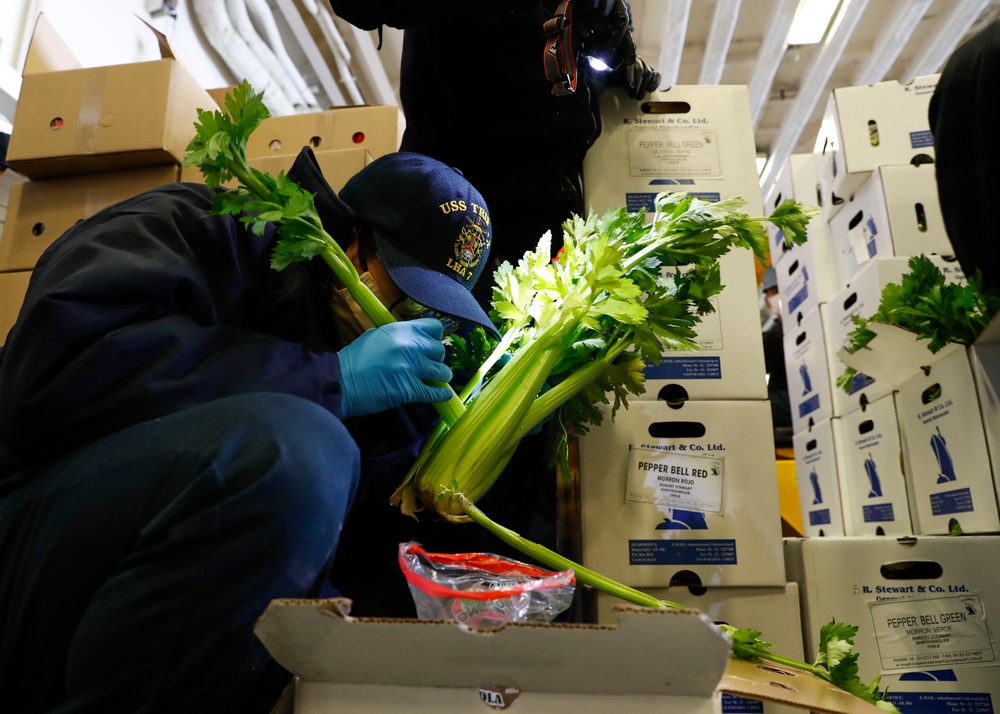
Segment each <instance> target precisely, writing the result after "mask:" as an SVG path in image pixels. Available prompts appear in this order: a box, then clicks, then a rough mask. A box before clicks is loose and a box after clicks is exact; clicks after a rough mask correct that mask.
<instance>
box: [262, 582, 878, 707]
mask: <svg viewBox="0 0 1000 714" xmlns="http://www.w3.org/2000/svg"><path fill="white" fill-rule="evenodd" d="M349 609H350V601H349V600H275V601H273V602H272V603H271V604H270V606H269V607H268V609H267V610H266V611H265V612H264V614H263V615H262V616H261V617H260V619H259V620H258V621H257V625H256V628H255V631H256V633H257V636H258V637H259V638H260V639H261V641H262V642H263V643H264V646H265V647H267V649H268V651H269V652H270V653H271V655H272V656H273V657H274V659H275V660H277V662H278V663H279V664H281V665H282V666H283V667H285V668H286V669H288V670H289V671H290V672H292V673H293V674H294V675H295V682H294V693H293V694H292V697H291V698H290V700H285V701H283V702H282V705H283V706H282V708H281V709H279V710H278V711H280V712H282V714H284V713H285V712H294V713H295V714H326V713H327V712H331V713H332V712H351V713H352V714H389V713H390V712H398V711H400V710H405V711H408V712H418V713H423V712H427V713H428V714H430V713H431V712H433V714H460V713H461V714H464V713H466V712H483V711H487V709H488V708H492V709H496V710H498V709H506V708H507V707H510V706H511V705H512V704H513V703H514V702H515V701H516V704H517V707H516V709H513V711H516V712H520V713H521V714H543V713H544V714H563V713H565V714H569V713H572V714H599V713H600V714H605V713H606V712H615V711H621V712H628V713H629V714H646V713H648V714H653V713H654V712H656V713H658V714H659V713H662V712H671V713H672V714H713V713H714V712H717V711H719V706H720V705H719V703H718V698H720V697H721V696H722V694H735V695H739V696H743V697H748V698H752V699H758V700H765V701H773V702H780V703H783V704H788V705H791V706H794V707H797V708H802V709H811V710H812V711H817V712H839V713H840V714H853V713H854V712H857V713H858V714H862V713H863V712H871V713H872V714H874V713H875V712H877V711H879V710H878V709H876V708H875V707H873V706H872V705H870V704H866V703H865V702H863V701H861V700H860V699H858V698H856V697H854V696H852V695H850V694H847V693H846V692H844V691H842V690H840V689H836V688H835V687H833V686H832V685H829V684H827V683H826V682H824V681H822V680H821V679H819V678H818V677H815V676H813V675H809V674H803V673H801V672H798V673H796V672H794V671H791V670H787V669H784V668H782V667H779V666H776V665H775V666H772V665H771V664H770V663H767V666H766V667H762V666H760V665H757V664H754V663H751V662H744V661H739V660H734V659H731V658H730V656H729V642H728V640H727V638H726V637H725V636H724V635H723V634H722V632H721V631H719V630H718V629H717V628H716V627H714V626H713V625H712V624H711V623H710V622H709V620H708V619H707V618H706V617H705V616H704V615H701V614H700V613H698V612H695V611H684V612H681V611H677V610H651V609H645V608H639V607H635V606H630V605H626V606H622V607H621V608H620V610H619V611H618V612H617V613H616V614H617V618H618V622H617V624H616V625H576V624H538V623H524V624H514V625H507V626H506V627H504V628H503V629H501V630H494V631H489V632H474V631H471V630H469V629H467V628H463V627H460V626H458V625H457V624H456V623H454V622H445V621H434V620H392V619H377V618H354V617H350V615H349V614H348V611H349ZM484 705H485V708H484Z"/></svg>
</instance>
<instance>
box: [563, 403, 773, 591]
mask: <svg viewBox="0 0 1000 714" xmlns="http://www.w3.org/2000/svg"><path fill="white" fill-rule="evenodd" d="M580 504H581V533H582V550H583V562H582V565H585V566H586V567H588V568H591V569H593V570H596V571H598V572H600V573H602V574H604V575H606V576H608V577H610V578H613V579H615V580H618V581H619V582H623V583H625V584H627V585H631V586H633V587H666V586H668V585H670V584H671V581H672V579H673V578H674V577H675V576H676V575H677V574H678V573H693V574H694V575H695V576H696V577H697V578H698V579H699V580H700V582H701V584H702V585H705V586H726V587H733V586H778V585H784V583H785V582H786V581H785V573H784V568H783V566H782V563H781V514H780V509H779V504H778V479H777V467H776V466H775V456H774V435H773V430H772V425H771V412H770V406H769V403H768V402H767V401H766V400H758V401H732V402H726V401H704V402H693V401H689V402H684V403H683V404H682V405H681V406H680V407H679V408H672V407H670V406H668V404H667V403H666V402H663V401H656V402H631V403H630V405H629V408H628V409H627V410H622V411H619V412H618V415H617V417H616V419H615V420H614V421H612V420H611V418H610V415H607V414H606V417H605V421H604V423H603V424H602V425H601V426H600V427H597V428H594V429H592V430H591V431H590V432H589V433H588V434H586V435H585V436H584V437H583V438H581V439H580Z"/></svg>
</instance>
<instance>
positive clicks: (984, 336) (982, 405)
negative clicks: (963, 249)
mask: <svg viewBox="0 0 1000 714" xmlns="http://www.w3.org/2000/svg"><path fill="white" fill-rule="evenodd" d="M969 363H970V364H971V365H972V373H973V376H974V378H975V380H976V394H977V395H978V399H979V414H980V416H981V417H982V423H983V429H984V431H985V432H986V444H987V447H988V449H989V452H990V465H991V466H992V470H993V486H994V490H995V491H996V492H997V494H998V498H1000V396H998V393H1000V319H998V318H994V319H993V321H992V322H991V323H990V324H989V325H987V327H986V329H985V330H983V332H982V333H981V334H980V335H979V338H978V339H977V340H976V342H975V344H973V345H972V348H971V349H970V350H969Z"/></svg>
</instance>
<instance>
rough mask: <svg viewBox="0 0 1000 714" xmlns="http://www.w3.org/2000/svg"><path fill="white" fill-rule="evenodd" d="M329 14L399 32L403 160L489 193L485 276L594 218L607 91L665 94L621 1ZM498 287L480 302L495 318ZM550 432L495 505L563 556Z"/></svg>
mask: <svg viewBox="0 0 1000 714" xmlns="http://www.w3.org/2000/svg"><path fill="white" fill-rule="evenodd" d="M329 2H330V5H331V7H332V9H333V11H334V13H335V14H336V15H337V16H339V17H340V18H342V19H344V20H346V21H347V22H350V23H351V24H352V25H355V26H356V27H359V28H361V29H365V30H374V29H380V28H381V26H382V25H388V26H390V27H395V28H399V29H402V30H403V49H402V58H401V65H400V80H399V92H400V100H401V104H402V109H403V114H404V117H405V120H406V126H405V129H404V132H403V136H402V140H401V143H400V147H401V148H402V149H403V150H406V151H416V152H419V153H421V154H426V155H428V156H433V157H435V158H437V159H438V160H440V161H443V162H445V163H447V164H449V165H451V166H455V167H456V168H458V169H459V170H461V171H462V173H463V174H464V175H465V176H466V178H468V179H469V181H471V182H472V184H473V185H474V186H476V188H477V189H479V190H480V191H481V192H482V194H483V197H484V198H485V199H486V202H487V203H488V204H489V206H490V214H491V216H492V218H493V249H492V251H491V253H490V263H491V266H490V268H488V269H487V274H488V275H492V274H493V272H494V270H495V268H496V267H498V266H499V265H500V264H502V263H503V262H504V261H509V262H510V263H512V264H516V263H517V261H518V260H519V259H520V258H521V256H523V255H524V253H525V251H528V250H534V249H535V247H536V246H537V244H538V240H539V238H541V237H542V236H543V235H544V234H545V233H546V232H551V234H552V252H553V254H555V253H556V252H558V250H559V248H560V247H561V246H562V224H563V223H564V222H565V221H566V220H567V219H569V218H570V215H571V214H573V213H575V214H577V215H585V213H586V205H585V202H584V193H583V160H584V157H585V156H586V153H587V151H588V150H589V149H590V147H591V146H592V145H593V143H594V141H596V140H597V138H598V136H599V135H600V133H601V112H600V98H601V94H602V92H603V91H604V89H605V87H607V86H613V85H616V86H623V87H625V88H626V89H627V91H628V94H629V95H630V96H631V97H632V98H634V99H635V100H636V101H639V100H640V99H641V98H642V97H644V96H645V95H646V94H648V93H649V92H651V91H653V90H655V89H656V88H657V86H659V83H660V75H659V73H658V72H656V71H655V70H654V69H653V68H652V67H650V66H649V65H648V64H646V63H645V62H644V61H643V60H642V58H640V57H638V56H637V54H636V48H635V43H634V42H633V40H632V28H631V14H630V9H629V7H628V4H627V3H626V2H625V0H569V1H567V0H498V1H497V2H487V3H480V2H467V1H466V0H433V1H427V0H423V1H421V0H329ZM601 62H603V66H604V67H607V69H603V68H602V69H598V67H599V66H602V65H601V64H600V63H601ZM492 284H493V281H491V280H482V281H480V282H479V283H478V285H477V289H476V290H475V294H476V297H477V298H478V299H479V302H480V304H481V305H482V306H483V307H484V308H485V309H487V310H489V308H490V302H491V300H492V297H493V295H492ZM549 432H551V429H543V430H542V431H541V432H539V433H537V434H533V435H530V436H528V437H526V438H525V439H524V440H523V441H522V442H521V445H520V446H519V447H518V449H517V451H516V452H515V454H514V456H513V458H512V459H511V461H510V464H509V465H508V467H507V468H506V470H505V471H504V473H503V475H502V476H501V477H500V478H499V479H498V480H497V482H496V484H495V485H494V486H493V488H492V489H491V491H490V494H489V495H490V499H491V500H490V503H489V504H488V505H489V506H490V507H491V508H492V511H489V512H490V513H491V515H492V516H494V517H496V519H497V520H499V521H500V522H501V523H503V524H504V525H505V526H507V527H509V528H511V529H512V530H515V531H517V532H519V533H521V534H523V535H525V536H526V537H528V538H530V539H532V540H535V541H537V542H540V543H542V544H543V545H546V546H549V547H552V548H555V547H556V546H557V542H558V539H557V534H556V523H555V509H556V505H555V504H556V499H557V495H556V488H557V486H556V483H557V478H556V476H555V474H554V472H553V469H552V468H551V467H550V466H549V458H550V456H549V451H550V449H549V444H550V442H551V440H552V439H553V438H555V436H554V434H552V433H549ZM462 535H463V536H465V537H466V538H467V539H468V540H467V541H466V542H465V543H464V546H465V548H466V549H467V550H485V551H489V552H492V553H498V554H502V555H507V556H509V557H516V556H517V553H515V552H514V551H513V550H511V549H510V548H509V547H507V546H505V545H504V544H503V543H501V542H499V541H498V540H497V539H495V538H492V537H490V536H489V535H488V534H486V533H482V534H477V533H476V532H475V531H473V532H463V534H462ZM448 536H449V538H453V537H454V536H453V535H452V534H451V533H448ZM477 536H478V538H479V540H478V541H476V540H475V538H476V537H477ZM369 614H386V615H391V614H393V613H392V612H391V611H388V610H387V611H385V612H372V613H369Z"/></svg>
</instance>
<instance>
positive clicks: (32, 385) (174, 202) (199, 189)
mask: <svg viewBox="0 0 1000 714" xmlns="http://www.w3.org/2000/svg"><path fill="white" fill-rule="evenodd" d="M290 176H291V177H292V178H293V180H295V181H298V182H299V183H301V185H302V186H303V188H305V189H307V190H309V191H310V192H312V193H314V194H316V203H317V208H318V210H319V212H320V215H321V217H322V218H323V221H324V225H325V226H326V228H327V231H328V232H329V233H331V235H333V236H335V237H336V238H337V240H340V241H345V242H346V241H347V240H349V239H350V236H351V230H352V227H353V224H354V217H353V213H352V212H351V211H350V209H349V208H348V207H347V206H346V204H344V203H343V202H342V201H340V199H339V198H338V197H337V196H336V194H335V193H334V192H333V191H332V190H331V189H330V187H329V185H328V184H327V183H326V181H325V180H324V179H323V176H322V173H321V172H320V170H319V167H318V165H317V164H316V162H315V159H314V157H313V156H312V152H311V150H309V149H305V150H303V152H302V154H300V156H299V157H298V159H297V161H296V163H295V165H294V167H293V168H292V170H291V171H290ZM211 201H212V194H211V192H210V191H209V190H208V189H207V188H206V187H205V186H203V185H199V184H193V183H177V184H170V185H166V186H163V187H160V188H157V189H154V190H152V191H149V192H146V193H143V194H141V195H138V196H136V197H134V198H131V199H129V200H126V201H124V202H122V203H119V204H117V205H115V206H112V207H110V208H107V209H105V210H103V211H101V212H99V213H97V214H96V215H94V216H93V217H92V218H90V219H88V220H86V221H83V222H81V223H78V224H77V225H76V226H74V227H73V228H72V229H70V230H69V231H67V232H66V233H65V234H64V235H63V236H61V237H60V238H59V239H58V240H57V241H56V242H55V243H54V244H53V245H52V246H50V248H49V249H48V250H47V251H46V252H45V253H44V255H43V256H42V257H41V259H40V260H39V261H38V263H37V265H36V267H35V269H34V271H33V273H32V276H31V281H30V285H29V287H28V291H27V295H26V296H25V301H24V305H23V308H22V310H21V313H20V315H19V317H18V320H17V322H16V323H15V325H14V327H13V328H12V330H11V331H10V333H9V335H8V338H7V342H6V344H5V345H4V346H3V347H2V348H0V395H2V398H0V495H2V494H3V493H4V492H5V491H9V490H10V489H11V488H13V487H15V486H16V484H17V483H20V482H23V481H24V480H25V479H27V478H29V477H30V474H31V472H32V470H33V468H34V467H36V466H37V465H38V464H39V463H41V462H43V461H44V460H45V459H48V458H51V457H53V456H56V455H58V454H59V453H62V452H65V451H66V450H69V449H73V448H74V447H77V446H80V445H82V444H85V443H88V442H90V441H93V440H94V439H97V438H99V437H101V436H104V435H106V434H109V433H111V432H114V431H117V430H119V429H122V428H124V427H127V426H130V425H132V424H135V423H138V422H142V421H146V420H148V419H152V418H155V417H158V416H162V415H164V414H170V413H173V412H176V411H179V410H181V409H184V408H185V407H190V406H193V405H196V404H200V403H203V402H206V401H210V400H213V399H217V398H220V397H224V396H229V395H235V394H242V393H248V392H261V391H267V392H280V393H284V394H292V395H296V396H300V397H304V398H306V399H309V400H311V401H314V402H316V403H318V404H320V405H322V406H323V407H325V408H326V409H328V410H329V411H330V412H331V413H332V414H334V415H335V416H338V417H341V416H342V411H341V383H340V361H339V358H338V356H337V350H338V349H339V348H340V347H341V344H340V343H339V341H338V338H337V336H336V332H335V330H334V325H333V319H332V316H331V315H330V313H329V311H328V309H327V298H326V291H327V289H328V280H329V279H330V277H331V275H332V273H331V272H330V270H329V268H327V267H326V265H325V264H322V263H321V262H320V261H310V262H309V263H296V264H293V265H291V266H290V267H288V268H286V269H285V270H283V271H280V272H278V271H275V270H273V269H272V268H271V267H270V264H269V260H270V251H271V247H272V245H273V243H274V241H275V238H276V236H275V232H274V231H273V230H271V229H269V230H267V231H266V232H265V233H264V235H262V236H255V235H253V233H251V232H250V231H249V230H246V229H245V228H244V227H243V225H242V224H240V223H239V222H237V221H236V220H234V219H233V218H232V217H228V216H226V217H224V216H209V215H208V213H209V209H210V208H211ZM420 406H421V407H423V405H420ZM408 409H409V411H408V412H407V411H403V410H395V411H394V412H392V413H389V414H386V413H383V414H380V415H378V420H377V423H378V424H379V426H378V427H376V426H375V425H376V420H374V419H371V418H360V419H350V420H347V421H346V422H345V423H346V424H347V426H348V429H349V430H350V431H351V433H352V436H354V438H355V440H356V441H358V444H359V447H361V450H362V453H363V454H366V456H367V457H368V460H369V461H370V462H373V463H374V462H381V461H385V460H388V461H389V462H392V463H391V464H387V466H388V467H389V470H390V471H391V474H387V475H386V478H387V479H390V480H393V479H394V480H395V482H396V483H398V481H399V479H400V478H401V476H402V473H405V471H406V468H407V467H408V464H409V460H410V459H412V454H413V453H415V451H416V449H417V447H418V446H419V442H420V440H421V439H422V437H423V435H424V432H425V427H426V424H427V421H428V420H430V419H432V418H433V416H434V414H433V412H432V411H431V410H430V408H429V407H426V408H424V409H423V410H421V409H416V410H414V409H410V408H408ZM415 412H416V413H419V417H413V415H414V414H415ZM411 417H413V418H411ZM400 450H402V453H399V452H400ZM396 459H401V461H400V462H399V463H395V460H396ZM400 471H401V473H400Z"/></svg>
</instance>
